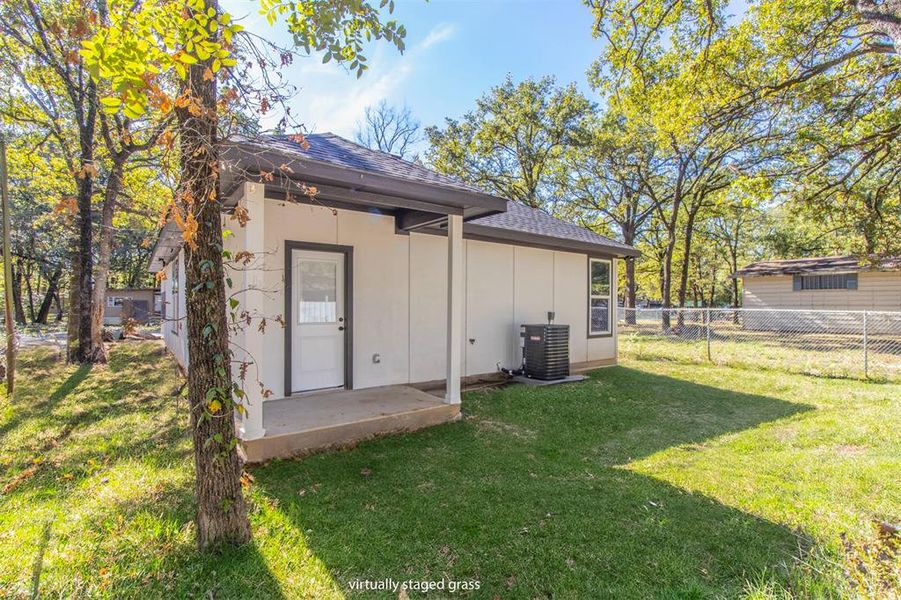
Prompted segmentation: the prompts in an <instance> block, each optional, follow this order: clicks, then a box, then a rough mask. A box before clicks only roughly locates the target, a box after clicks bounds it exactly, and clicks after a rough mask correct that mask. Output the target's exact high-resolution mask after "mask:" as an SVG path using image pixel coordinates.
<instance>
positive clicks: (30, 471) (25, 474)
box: [3, 464, 38, 494]
mask: <svg viewBox="0 0 901 600" xmlns="http://www.w3.org/2000/svg"><path fill="white" fill-rule="evenodd" d="M37 470H38V467H37V464H35V465H34V466H31V467H28V468H27V469H25V470H24V471H22V472H21V473H19V474H18V475H16V476H15V477H13V480H12V481H10V482H9V483H7V484H6V485H5V486H3V493H4V494H8V493H10V492H11V491H13V490H14V489H16V488H17V487H18V486H19V484H20V483H22V482H23V481H25V480H26V479H28V478H29V477H31V476H32V475H34V474H35V473H36V472H37Z"/></svg>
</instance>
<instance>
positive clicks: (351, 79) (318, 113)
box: [292, 23, 457, 137]
mask: <svg viewBox="0 0 901 600" xmlns="http://www.w3.org/2000/svg"><path fill="white" fill-rule="evenodd" d="M456 31H457V28H456V26H455V25H454V24H452V23H442V24H440V25H437V26H436V27H434V28H433V29H432V30H431V31H429V33H428V34H427V35H426V36H425V37H424V38H423V39H422V41H421V42H419V43H418V44H416V45H415V46H413V48H412V49H410V50H408V51H407V52H406V53H405V54H404V55H403V56H397V54H396V53H395V51H394V49H393V48H387V50H386V47H385V46H376V48H375V53H374V55H373V56H372V57H370V60H369V65H370V67H371V70H370V71H369V72H367V73H366V74H364V75H363V77H361V78H360V79H357V78H356V76H355V75H354V74H353V73H350V72H347V71H346V70H344V69H343V68H341V67H339V66H336V65H334V64H332V63H329V64H326V65H323V64H322V63H321V61H320V60H319V59H318V57H316V56H314V57H312V58H311V60H309V61H306V60H305V61H303V62H301V63H300V64H297V67H296V70H297V77H296V78H293V77H292V78H293V79H295V81H297V82H298V83H299V84H300V85H301V86H302V88H301V89H300V93H299V95H298V97H297V98H296V99H295V101H294V103H293V104H294V105H295V107H296V108H295V116H298V117H300V119H301V120H302V121H303V123H304V125H305V126H306V127H307V129H309V130H310V131H316V132H322V131H332V132H334V133H337V134H338V135H342V136H345V137H351V136H353V133H354V131H355V130H356V125H357V123H358V122H359V121H360V120H361V119H362V118H363V113H364V111H365V109H366V107H367V106H372V105H374V104H378V103H379V102H380V101H382V100H388V101H389V102H390V101H392V100H394V101H398V100H401V99H402V98H403V97H404V94H403V91H404V90H403V88H404V84H405V83H406V82H407V80H409V78H410V76H411V75H412V74H413V73H414V72H415V71H416V70H417V66H418V64H419V63H420V61H421V60H422V56H423V54H424V53H425V52H426V51H427V50H428V49H429V48H431V47H432V46H435V45H436V44H440V43H442V42H444V41H446V40H449V39H451V38H452V37H453V36H454V35H455V34H456Z"/></svg>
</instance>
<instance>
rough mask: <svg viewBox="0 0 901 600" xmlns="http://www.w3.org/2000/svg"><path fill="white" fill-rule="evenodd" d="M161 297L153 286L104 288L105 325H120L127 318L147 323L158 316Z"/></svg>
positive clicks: (160, 307)
mask: <svg viewBox="0 0 901 600" xmlns="http://www.w3.org/2000/svg"><path fill="white" fill-rule="evenodd" d="M161 309H162V297H161V294H160V291H159V290H157V289H154V288H117V289H114V288H109V289H107V290H106V307H105V309H104V311H103V323H104V324H105V325H121V324H122V323H123V322H125V321H127V320H134V321H135V322H136V323H142V324H143V323H149V322H150V321H152V320H153V319H157V318H159V316H160V311H161Z"/></svg>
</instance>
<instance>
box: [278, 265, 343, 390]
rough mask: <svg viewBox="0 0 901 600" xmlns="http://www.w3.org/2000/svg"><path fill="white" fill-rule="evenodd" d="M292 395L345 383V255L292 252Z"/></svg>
mask: <svg viewBox="0 0 901 600" xmlns="http://www.w3.org/2000/svg"><path fill="white" fill-rule="evenodd" d="M291 269H292V271H291V296H292V305H291V320H292V323H291V325H290V326H291V327H292V328H293V329H292V331H291V363H292V364H291V369H292V370H291V387H292V388H293V389H292V390H291V392H303V391H307V390H318V389H323V388H332V387H340V386H343V385H344V344H345V336H344V330H345V327H346V325H347V323H346V320H345V318H344V269H345V264H344V254H343V253H341V252H314V251H311V250H292V255H291Z"/></svg>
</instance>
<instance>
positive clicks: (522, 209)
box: [470, 200, 637, 255]
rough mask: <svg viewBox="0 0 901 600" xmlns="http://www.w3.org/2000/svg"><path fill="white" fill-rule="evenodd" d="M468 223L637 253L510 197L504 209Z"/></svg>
mask: <svg viewBox="0 0 901 600" xmlns="http://www.w3.org/2000/svg"><path fill="white" fill-rule="evenodd" d="M470 223H472V224H473V225H483V226H485V227H494V228H496V229H506V230H509V231H519V232H522V233H529V234H533V235H540V236H545V237H549V238H556V239H564V240H572V241H575V242H583V243H585V244H595V245H598V246H603V247H604V248H606V249H608V250H613V251H622V252H624V253H626V254H630V255H631V254H637V252H636V251H635V249H634V248H633V247H632V246H629V245H627V244H623V243H621V242H617V241H616V240H612V239H610V238H608V237H605V236H603V235H600V234H598V233H595V232H593V231H591V230H590V229H585V228H584V227H579V226H578V225H574V224H572V223H567V222H566V221H562V220H560V219H557V218H555V217H552V216H550V215H549V214H547V213H546V212H544V211H542V210H539V209H537V208H532V207H530V206H526V205H525V204H520V203H519V202H514V201H512V200H508V201H507V212H503V213H498V214H496V215H490V216H487V217H480V218H478V219H474V220H472V221H470Z"/></svg>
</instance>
